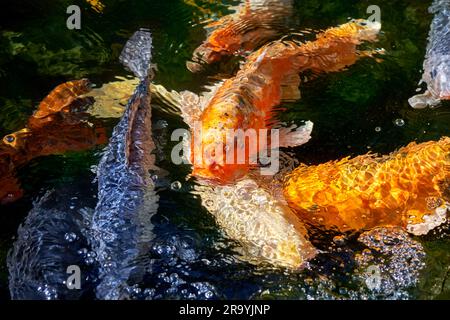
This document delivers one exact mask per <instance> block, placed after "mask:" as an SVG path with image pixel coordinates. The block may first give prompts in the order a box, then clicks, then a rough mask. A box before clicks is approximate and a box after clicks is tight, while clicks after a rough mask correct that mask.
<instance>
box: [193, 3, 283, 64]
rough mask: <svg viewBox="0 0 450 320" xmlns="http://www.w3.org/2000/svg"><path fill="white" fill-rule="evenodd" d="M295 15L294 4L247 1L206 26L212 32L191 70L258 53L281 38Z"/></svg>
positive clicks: (200, 48)
mask: <svg viewBox="0 0 450 320" xmlns="http://www.w3.org/2000/svg"><path fill="white" fill-rule="evenodd" d="M291 12H292V1H291V0H268V1H261V0H246V1H245V3H244V4H243V5H241V6H240V7H238V9H237V10H236V12H235V13H233V14H230V15H227V16H224V17H222V18H221V19H219V20H218V21H215V22H213V23H210V24H208V25H207V26H206V28H207V29H211V30H212V31H211V32H210V33H209V35H208V37H207V39H206V40H205V41H204V42H203V43H202V44H201V45H200V46H199V47H198V48H197V49H195V51H194V53H193V56H192V61H188V62H187V64H186V65H187V68H188V69H189V70H190V71H191V72H199V71H201V70H202V69H203V66H204V65H208V64H212V63H214V62H218V61H220V60H222V59H223V58H225V57H230V56H233V55H236V54H238V53H240V52H245V51H247V52H252V51H254V50H255V49H256V48H258V47H260V46H261V45H263V44H264V43H266V42H267V41H270V40H274V39H276V38H277V37H279V36H281V34H282V32H283V29H286V27H285V25H286V21H287V19H288V18H289V17H290V16H291Z"/></svg>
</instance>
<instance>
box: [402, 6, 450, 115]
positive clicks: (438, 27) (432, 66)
mask: <svg viewBox="0 0 450 320" xmlns="http://www.w3.org/2000/svg"><path fill="white" fill-rule="evenodd" d="M429 12H430V13H431V14H434V15H435V16H434V19H433V21H432V23H431V29H430V33H429V36H428V46H427V51H426V57H425V61H424V63H423V70H424V72H423V75H422V80H421V82H424V83H426V84H427V90H426V91H425V93H423V94H418V95H415V96H414V97H412V98H410V99H409V100H408V101H409V104H410V105H411V106H412V107H413V108H415V109H423V108H426V107H427V106H430V107H436V106H438V105H439V103H440V101H441V100H449V99H450V54H449V51H450V2H449V1H448V0H435V1H434V2H433V4H432V6H431V7H430V8H429Z"/></svg>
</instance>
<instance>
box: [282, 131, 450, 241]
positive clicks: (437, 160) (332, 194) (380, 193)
mask: <svg viewBox="0 0 450 320" xmlns="http://www.w3.org/2000/svg"><path fill="white" fill-rule="evenodd" d="M284 197H285V199H286V201H287V202H288V204H289V206H290V208H291V209H292V210H293V211H294V212H295V213H296V214H297V215H298V216H299V217H300V218H301V220H302V221H303V222H305V223H307V224H310V225H315V226H320V227H322V228H324V229H327V230H329V229H335V230H338V231H340V232H347V231H361V230H362V231H364V230H368V229H372V228H374V227H383V226H395V227H402V228H403V229H405V230H406V231H408V232H409V233H412V234H414V235H423V234H426V233H428V232H429V231H430V230H432V229H433V228H435V227H437V226H439V225H441V224H442V223H444V222H445V221H446V216H447V210H448V209H449V208H450V138H448V137H445V138H442V139H441V140H440V141H438V142H426V143H421V144H416V143H411V144H409V145H408V146H406V147H404V148H401V149H400V150H398V151H396V152H394V153H392V154H390V155H389V156H383V157H376V156H374V155H372V154H368V155H364V156H359V157H356V158H353V159H349V158H345V159H343V160H340V161H332V162H328V163H325V164H320V165H318V166H306V165H301V166H300V167H298V168H297V169H295V170H294V171H293V172H292V173H291V174H290V175H289V176H288V177H287V178H286V182H285V186H284Z"/></svg>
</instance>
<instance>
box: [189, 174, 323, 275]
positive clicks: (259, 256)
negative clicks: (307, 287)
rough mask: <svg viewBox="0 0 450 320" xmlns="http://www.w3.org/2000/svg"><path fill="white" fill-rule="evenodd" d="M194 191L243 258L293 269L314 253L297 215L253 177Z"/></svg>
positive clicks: (301, 264) (251, 261) (315, 251)
mask: <svg viewBox="0 0 450 320" xmlns="http://www.w3.org/2000/svg"><path fill="white" fill-rule="evenodd" d="M197 193H198V194H199V195H200V197H201V201H202V204H203V206H204V207H205V208H206V209H208V211H209V212H210V213H211V214H212V215H213V216H214V217H215V219H216V222H217V223H218V225H219V226H220V227H221V229H222V230H223V231H224V233H225V234H226V235H227V236H228V237H229V238H230V239H233V240H234V241H237V242H238V243H239V244H240V248H238V251H239V252H240V253H241V255H240V257H241V258H242V259H243V260H246V261H248V262H250V263H253V264H261V263H270V264H271V265H273V266H276V267H282V268H288V269H292V270H296V269H299V268H301V267H302V266H304V264H305V262H306V261H308V260H310V259H312V258H313V257H314V256H315V254H316V253H317V250H316V249H315V248H314V247H313V246H312V244H311V243H310V242H309V241H308V239H307V237H306V234H307V232H306V229H305V228H304V226H303V224H302V223H301V222H300V221H299V220H298V218H296V217H295V215H294V214H293V213H292V212H291V211H290V209H289V208H288V207H287V206H286V205H284V204H283V203H281V202H280V201H278V200H277V199H276V198H275V197H274V195H272V194H271V193H269V192H267V191H266V190H264V189H263V188H261V187H259V186H258V184H257V183H256V182H255V181H253V180H251V179H246V180H242V181H239V182H238V183H237V184H235V185H227V186H213V187H212V186H199V187H198V190H197Z"/></svg>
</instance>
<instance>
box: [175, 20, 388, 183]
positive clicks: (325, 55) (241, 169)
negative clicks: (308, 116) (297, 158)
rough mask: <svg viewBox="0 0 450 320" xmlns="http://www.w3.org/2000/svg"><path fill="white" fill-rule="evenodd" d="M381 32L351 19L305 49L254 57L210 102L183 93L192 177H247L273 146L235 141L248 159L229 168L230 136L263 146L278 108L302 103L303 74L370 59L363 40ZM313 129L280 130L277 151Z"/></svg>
mask: <svg viewBox="0 0 450 320" xmlns="http://www.w3.org/2000/svg"><path fill="white" fill-rule="evenodd" d="M380 29H381V25H380V24H379V23H378V22H369V21H366V20H353V21H351V22H348V23H346V24H343V25H341V26H339V27H335V28H330V29H328V30H326V31H325V32H323V33H321V34H319V35H317V38H316V40H315V41H310V42H306V43H303V44H299V43H296V42H294V41H275V42H272V43H270V44H268V45H266V46H264V47H262V48H260V49H259V50H257V51H256V52H254V53H253V54H252V55H250V56H249V58H248V60H247V62H246V63H245V64H244V65H243V66H242V67H241V69H240V71H239V72H238V73H237V75H236V76H235V77H233V78H230V79H228V80H226V81H225V82H224V83H223V84H222V85H221V86H220V87H218V88H217V89H216V91H215V92H213V93H211V96H212V97H211V98H209V99H206V97H196V96H195V95H193V94H192V93H187V92H183V93H182V97H183V99H182V100H183V101H182V105H183V106H182V108H181V109H182V116H183V118H184V120H185V121H186V123H188V124H189V125H190V127H191V132H192V133H193V139H192V142H191V162H192V163H193V173H192V174H193V175H194V176H196V177H198V178H201V179H206V180H213V181H216V182H219V183H228V182H232V181H234V180H236V179H239V178H242V177H243V176H245V174H246V173H248V172H249V170H250V169H251V167H252V165H251V164H250V161H249V160H250V159H251V157H254V156H255V155H256V153H258V154H259V152H264V151H265V150H266V149H268V145H269V144H271V143H268V144H264V143H262V144H261V143H258V146H257V148H256V149H257V150H250V148H249V146H248V144H246V143H245V142H244V143H237V142H236V141H235V142H232V141H231V143H234V145H232V146H231V147H232V148H231V149H233V150H236V151H237V154H245V155H246V156H245V163H244V164H240V163H236V161H235V162H234V163H233V164H228V163H227V162H230V161H227V157H226V154H227V152H228V151H229V149H230V144H229V143H227V142H228V141H227V140H228V138H229V136H228V133H229V131H230V130H234V131H236V130H244V131H245V130H249V129H251V130H254V132H255V134H256V138H257V139H256V140H257V141H258V142H259V141H261V139H262V138H263V136H262V135H263V134H264V130H271V129H273V128H276V127H277V123H276V121H274V115H275V112H276V111H277V109H276V106H278V105H279V104H280V103H281V101H282V100H297V99H299V98H300V92H299V89H298V87H299V85H300V76H299V74H300V73H302V72H304V71H306V70H309V71H312V72H314V73H324V72H336V71H340V70H343V69H345V68H346V67H348V66H350V65H352V64H354V63H355V62H356V61H357V60H358V59H359V58H360V57H362V56H370V55H371V54H372V52H364V51H359V50H358V45H360V44H361V43H362V42H363V41H375V40H376V38H377V34H378V33H379V31H380ZM311 130H312V123H311V122H308V123H307V124H306V125H305V126H304V127H300V128H293V127H291V128H282V129H281V130H280V131H279V135H280V136H279V146H281V147H293V146H299V145H302V144H304V143H306V142H307V141H308V140H309V139H310V133H311ZM197 131H199V132H200V131H201V138H200V140H201V141H198V140H199V139H198V138H197V139H196V137H197V136H198V133H197ZM267 140H271V138H270V137H268V139H267ZM221 146H223V149H222V150H220V148H221ZM225 146H226V147H225ZM276 147H277V145H275V144H273V145H271V146H270V148H272V149H273V148H276ZM217 150H219V151H222V152H217ZM254 151H256V153H255V152H254Z"/></svg>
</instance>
